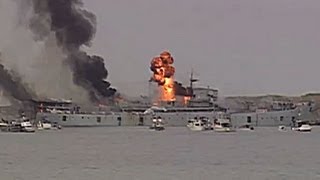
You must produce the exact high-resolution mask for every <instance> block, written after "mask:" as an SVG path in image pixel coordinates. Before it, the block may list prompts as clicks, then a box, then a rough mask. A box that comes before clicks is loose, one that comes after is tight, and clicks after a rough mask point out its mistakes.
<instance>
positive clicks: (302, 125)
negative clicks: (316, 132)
mask: <svg viewBox="0 0 320 180" xmlns="http://www.w3.org/2000/svg"><path fill="white" fill-rule="evenodd" d="M291 129H292V130H293V131H300V132H310V131H311V130H312V127H311V126H310V124H309V121H303V120H299V121H296V122H295V123H294V126H293V127H292V128H291Z"/></svg>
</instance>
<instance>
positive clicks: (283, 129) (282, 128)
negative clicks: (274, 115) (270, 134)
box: [278, 126, 287, 131]
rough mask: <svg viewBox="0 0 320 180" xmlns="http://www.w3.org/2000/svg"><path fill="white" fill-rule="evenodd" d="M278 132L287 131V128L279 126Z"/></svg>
mask: <svg viewBox="0 0 320 180" xmlns="http://www.w3.org/2000/svg"><path fill="white" fill-rule="evenodd" d="M278 130H279V131H287V128H286V127H285V126H279V127H278Z"/></svg>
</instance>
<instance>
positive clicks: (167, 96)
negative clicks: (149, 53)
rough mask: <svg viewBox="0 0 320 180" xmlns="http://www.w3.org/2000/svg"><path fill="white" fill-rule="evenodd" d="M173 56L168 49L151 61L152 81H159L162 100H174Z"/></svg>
mask: <svg viewBox="0 0 320 180" xmlns="http://www.w3.org/2000/svg"><path fill="white" fill-rule="evenodd" d="M173 62H174V60H173V57H172V56H171V54H170V53H169V52H167V51H164V52H162V53H161V54H160V56H158V57H154V58H153V59H152V61H151V67H150V69H151V71H152V72H153V76H152V78H151V80H152V81H154V82H157V83H158V85H159V87H160V92H161V96H160V100H161V101H174V100H175V99H176V98H175V92H174V77H173V76H174V73H175V68H174V67H173Z"/></svg>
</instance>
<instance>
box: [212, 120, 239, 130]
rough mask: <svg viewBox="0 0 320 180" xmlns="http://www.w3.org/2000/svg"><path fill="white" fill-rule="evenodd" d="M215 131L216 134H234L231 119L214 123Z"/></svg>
mask: <svg viewBox="0 0 320 180" xmlns="http://www.w3.org/2000/svg"><path fill="white" fill-rule="evenodd" d="M213 130H214V131H216V132H234V131H235V129H234V128H232V125H231V122H230V120H229V119H215V120H214V122H213Z"/></svg>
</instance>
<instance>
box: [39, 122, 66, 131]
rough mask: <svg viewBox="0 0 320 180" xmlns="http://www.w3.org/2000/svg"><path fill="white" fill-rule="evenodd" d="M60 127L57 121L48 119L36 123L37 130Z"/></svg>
mask: <svg viewBox="0 0 320 180" xmlns="http://www.w3.org/2000/svg"><path fill="white" fill-rule="evenodd" d="M61 128H62V127H61V126H60V125H58V124H57V123H51V122H50V121H46V120H44V121H39V122H38V124H37V129H38V130H57V129H61Z"/></svg>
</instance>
